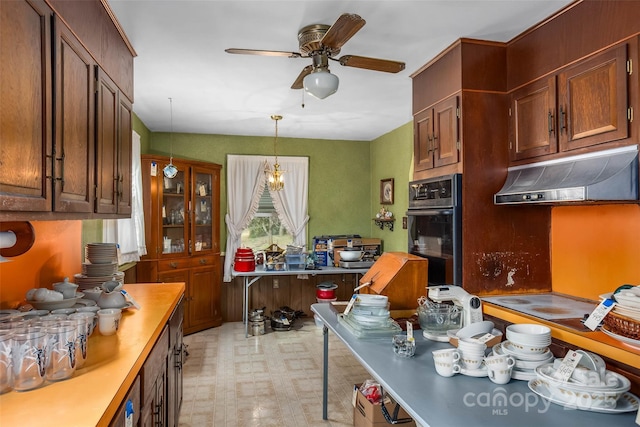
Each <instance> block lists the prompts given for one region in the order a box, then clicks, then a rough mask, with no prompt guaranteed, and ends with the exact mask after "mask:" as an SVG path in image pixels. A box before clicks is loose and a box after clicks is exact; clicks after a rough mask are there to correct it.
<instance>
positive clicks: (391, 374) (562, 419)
mask: <svg viewBox="0 0 640 427" xmlns="http://www.w3.org/2000/svg"><path fill="white" fill-rule="evenodd" d="M311 309H312V310H313V312H314V313H316V314H317V316H318V317H319V318H320V319H321V320H322V322H323V323H324V328H323V331H324V334H325V336H324V368H325V370H324V384H323V394H324V396H323V418H324V419H327V391H328V375H327V371H328V369H329V368H330V367H328V351H329V346H328V332H329V331H331V332H332V333H334V334H335V335H336V336H337V337H338V338H339V339H340V341H341V342H342V344H344V345H345V346H346V347H347V348H348V349H349V350H350V351H351V353H353V355H354V356H355V357H356V359H357V360H358V361H359V362H360V363H361V364H362V366H363V367H364V368H365V369H366V370H367V371H368V372H369V373H370V374H371V376H372V378H373V379H375V380H376V381H378V382H379V383H380V384H381V385H382V387H383V388H384V390H385V391H387V392H388V393H389V394H390V395H391V396H393V397H394V398H395V400H396V401H397V402H399V403H400V405H401V406H402V407H403V408H404V409H405V410H406V411H407V412H408V413H409V414H410V415H411V417H413V419H414V420H415V421H416V422H417V423H418V424H419V425H421V426H422V427H428V426H431V427H440V426H446V427H458V426H460V427H463V426H489V427H501V426H504V427H512V426H516V425H526V426H566V425H579V426H582V427H588V426H594V427H596V426H603V425H616V426H634V425H635V422H634V420H635V417H636V412H625V413H606V414H605V413H596V412H590V411H581V410H575V409H565V408H564V407H562V406H559V405H556V404H553V403H550V402H549V401H547V400H545V399H543V398H541V397H540V396H538V395H537V394H535V393H534V392H533V391H531V390H530V389H529V387H528V386H527V382H526V381H517V380H511V381H510V382H509V383H508V384H505V385H497V384H494V383H492V382H491V381H489V379H488V378H476V377H470V376H465V375H462V374H458V375H455V376H453V377H451V378H445V377H442V376H440V375H438V374H437V373H436V371H435V367H434V363H433V357H432V355H431V352H432V351H433V350H436V349H440V348H447V347H451V345H450V344H449V343H440V342H434V341H429V340H426V339H425V338H423V337H422V334H421V333H420V332H419V331H417V333H416V334H415V337H416V354H415V356H414V357H412V358H401V357H398V356H396V355H395V354H394V353H393V350H392V347H391V338H379V339H358V338H356V337H355V336H354V335H352V334H351V333H350V332H349V331H348V330H347V329H346V328H345V327H344V326H343V325H340V324H338V321H337V313H336V311H334V309H333V308H331V305H330V304H314V305H313V306H312V307H311Z"/></svg>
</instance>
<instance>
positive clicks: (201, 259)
mask: <svg viewBox="0 0 640 427" xmlns="http://www.w3.org/2000/svg"><path fill="white" fill-rule="evenodd" d="M214 262H215V256H213V255H212V256H194V257H192V258H191V265H190V266H191V267H205V266H212V265H213V263H214Z"/></svg>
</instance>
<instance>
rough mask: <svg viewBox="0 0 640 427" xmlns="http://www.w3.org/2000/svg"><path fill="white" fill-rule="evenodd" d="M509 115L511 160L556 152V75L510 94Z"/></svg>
mask: <svg viewBox="0 0 640 427" xmlns="http://www.w3.org/2000/svg"><path fill="white" fill-rule="evenodd" d="M509 114H510V116H511V117H510V125H509V158H510V160H512V161H513V160H522V159H527V158H530V157H536V156H542V155H545V154H551V153H555V152H557V151H558V133H557V125H556V77H555V76H554V77H550V78H544V79H541V80H538V81H536V82H534V83H532V84H530V85H527V86H525V87H523V88H521V89H519V90H517V91H515V92H514V93H513V94H512V95H511V107H510V110H509Z"/></svg>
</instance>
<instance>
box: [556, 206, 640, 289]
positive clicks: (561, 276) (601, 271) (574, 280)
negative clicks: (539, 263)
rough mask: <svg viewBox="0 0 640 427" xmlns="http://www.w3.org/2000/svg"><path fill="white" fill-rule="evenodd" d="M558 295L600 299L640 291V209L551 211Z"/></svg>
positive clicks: (618, 207) (569, 209)
mask: <svg viewBox="0 0 640 427" xmlns="http://www.w3.org/2000/svg"><path fill="white" fill-rule="evenodd" d="M551 277H552V284H553V285H552V287H553V291H555V292H561V293H565V294H569V295H574V296H579V297H584V298H589V299H594V300H597V299H598V295H601V294H603V293H606V292H612V291H613V290H615V289H616V288H617V287H618V286H620V285H622V284H625V283H629V284H634V285H640V206H638V205H602V206H599V205H597V206H562V207H556V208H553V210H552V211H551Z"/></svg>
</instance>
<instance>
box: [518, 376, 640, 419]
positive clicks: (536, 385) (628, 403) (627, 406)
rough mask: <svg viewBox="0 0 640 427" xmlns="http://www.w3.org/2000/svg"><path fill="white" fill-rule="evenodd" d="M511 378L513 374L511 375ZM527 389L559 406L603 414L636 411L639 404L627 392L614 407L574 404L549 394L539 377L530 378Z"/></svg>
mask: <svg viewBox="0 0 640 427" xmlns="http://www.w3.org/2000/svg"><path fill="white" fill-rule="evenodd" d="M512 378H513V375H512ZM528 385H529V389H530V390H531V391H533V392H534V393H535V394H537V395H538V396H540V397H542V398H544V399H546V400H548V401H549V402H552V403H555V404H557V405H560V406H564V407H565V408H569V409H576V408H577V409H580V410H583V411H591V412H600V413H604V414H618V413H624V412H633V411H637V410H638V407H639V406H640V405H639V401H638V397H637V396H635V395H634V394H631V393H629V392H626V393H623V394H622V396H620V398H619V399H618V401H617V402H616V407H615V408H598V407H584V406H576V405H573V404H568V403H566V402H563V401H562V400H560V399H556V398H554V397H553V396H552V395H551V391H550V390H549V388H548V387H547V386H546V384H545V383H544V382H542V381H540V380H539V379H532V380H530V381H529V384H528Z"/></svg>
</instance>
